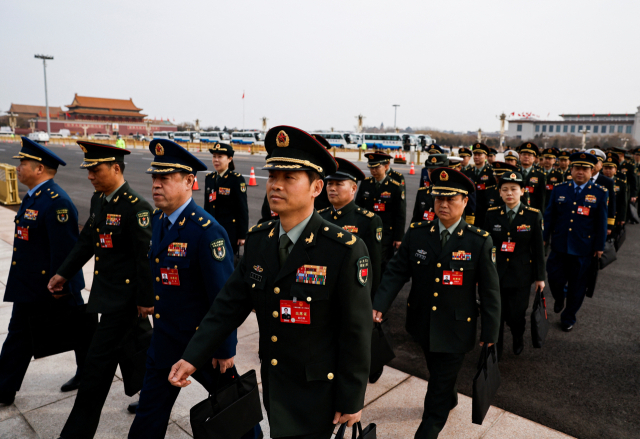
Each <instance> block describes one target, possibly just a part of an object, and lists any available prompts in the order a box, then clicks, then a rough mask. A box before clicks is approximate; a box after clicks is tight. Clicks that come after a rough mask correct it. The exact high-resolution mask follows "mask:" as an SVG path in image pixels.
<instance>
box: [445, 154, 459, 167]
mask: <svg viewBox="0 0 640 439" xmlns="http://www.w3.org/2000/svg"><path fill="white" fill-rule="evenodd" d="M447 160H449V167H450V168H451V169H458V168H459V167H460V166H461V165H462V157H451V156H449V157H447Z"/></svg>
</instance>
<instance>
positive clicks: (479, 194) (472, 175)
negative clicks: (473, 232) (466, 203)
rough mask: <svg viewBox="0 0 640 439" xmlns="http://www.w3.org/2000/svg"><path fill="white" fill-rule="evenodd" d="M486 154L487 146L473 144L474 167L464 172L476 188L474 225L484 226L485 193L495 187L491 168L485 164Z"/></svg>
mask: <svg viewBox="0 0 640 439" xmlns="http://www.w3.org/2000/svg"><path fill="white" fill-rule="evenodd" d="M487 154H489V148H488V147H487V145H485V144H484V143H476V144H474V145H473V163H474V165H475V166H473V167H472V168H471V169H469V170H467V171H466V172H465V175H466V176H467V177H468V178H469V179H470V180H471V181H472V182H473V183H474V185H475V188H476V190H475V197H476V210H475V224H484V216H485V215H486V213H487V209H488V208H489V199H488V198H487V191H488V190H490V189H491V188H492V187H495V185H496V180H495V177H494V175H493V167H492V166H491V165H490V164H489V162H487Z"/></svg>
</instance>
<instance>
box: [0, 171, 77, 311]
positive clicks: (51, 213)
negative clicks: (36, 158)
mask: <svg viewBox="0 0 640 439" xmlns="http://www.w3.org/2000/svg"><path fill="white" fill-rule="evenodd" d="M77 240H78V211H77V210H76V206H74V205H73V202H72V201H71V199H70V198H69V196H68V195H67V193H66V192H65V191H64V190H62V188H61V187H60V186H58V185H57V184H56V183H55V182H54V181H53V180H48V181H46V182H45V183H44V184H43V185H42V186H40V187H39V188H38V190H37V191H36V192H35V193H34V194H33V195H32V196H31V197H30V198H28V199H26V200H23V201H22V205H21V206H20V209H19V210H18V213H17V215H16V217H15V232H14V239H13V256H12V258H11V268H10V270H9V278H8V280H7V288H6V292H5V295H4V301H5V302H43V301H51V300H56V299H54V298H53V297H52V295H51V293H50V292H49V289H48V288H47V285H48V283H49V279H51V277H52V276H53V275H54V274H55V272H56V270H57V269H58V268H59V267H60V264H62V262H63V261H64V259H65V258H66V257H67V255H68V254H69V252H70V251H71V249H72V248H73V246H74V244H75V243H76V241H77ZM68 279H69V281H68V282H67V283H65V285H64V287H63V289H62V292H61V293H59V294H73V296H74V299H75V302H76V303H77V304H82V303H84V302H83V300H82V296H81V294H80V292H81V291H82V289H83V288H84V277H83V275H82V270H77V271H76V272H74V273H73V274H71V275H70V277H69V278H68Z"/></svg>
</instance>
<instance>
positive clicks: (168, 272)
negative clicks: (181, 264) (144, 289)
mask: <svg viewBox="0 0 640 439" xmlns="http://www.w3.org/2000/svg"><path fill="white" fill-rule="evenodd" d="M160 276H161V277H162V285H177V286H179V285H180V276H178V269H177V268H161V269H160Z"/></svg>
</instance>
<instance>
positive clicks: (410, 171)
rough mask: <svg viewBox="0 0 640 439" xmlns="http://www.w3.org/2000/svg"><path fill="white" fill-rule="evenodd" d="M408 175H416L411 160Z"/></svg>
mask: <svg viewBox="0 0 640 439" xmlns="http://www.w3.org/2000/svg"><path fill="white" fill-rule="evenodd" d="M409 175H416V170H415V168H414V167H413V162H411V169H409Z"/></svg>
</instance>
